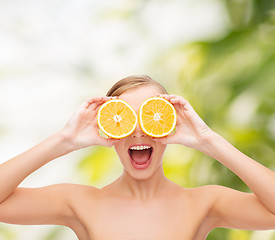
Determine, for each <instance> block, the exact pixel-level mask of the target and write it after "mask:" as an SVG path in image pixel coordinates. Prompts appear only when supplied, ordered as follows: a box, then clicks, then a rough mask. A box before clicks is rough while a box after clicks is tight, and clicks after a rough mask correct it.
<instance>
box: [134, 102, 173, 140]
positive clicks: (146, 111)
mask: <svg viewBox="0 0 275 240" xmlns="http://www.w3.org/2000/svg"><path fill="white" fill-rule="evenodd" d="M176 123H177V114H176V110H175V108H174V106H173V105H172V104H171V103H170V102H169V101H167V100H166V99H164V98H161V97H152V98H149V99H147V100H145V101H144V102H143V103H142V104H141V106H140V108H139V124H140V127H141V129H142V131H143V132H144V133H146V134H147V135H149V136H151V137H164V136H166V135H168V134H170V133H171V132H172V131H173V130H174V129H175V126H176Z"/></svg>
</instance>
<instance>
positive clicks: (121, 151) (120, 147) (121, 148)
mask: <svg viewBox="0 0 275 240" xmlns="http://www.w3.org/2000/svg"><path fill="white" fill-rule="evenodd" d="M114 148H115V151H116V153H117V155H118V156H119V158H121V157H122V156H123V155H125V153H127V151H126V147H125V141H124V140H120V141H119V142H118V143H115V144H114Z"/></svg>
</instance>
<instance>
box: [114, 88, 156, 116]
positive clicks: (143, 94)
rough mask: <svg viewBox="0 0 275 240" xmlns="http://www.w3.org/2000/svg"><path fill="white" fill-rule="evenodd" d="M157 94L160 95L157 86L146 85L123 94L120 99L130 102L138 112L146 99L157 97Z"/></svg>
mask: <svg viewBox="0 0 275 240" xmlns="http://www.w3.org/2000/svg"><path fill="white" fill-rule="evenodd" d="M157 94H160V90H158V89H157V88H156V87H155V86H152V85H144V86H139V87H137V88H134V89H131V90H129V91H126V92H124V93H122V94H121V95H120V96H119V98H120V99H122V100H125V101H126V102H128V103H129V104H130V105H131V106H132V107H133V108H134V110H136V111H138V109H139V106H140V105H141V104H142V103H143V102H144V101H145V100H146V99H148V98H150V97H155V96H156V95H157Z"/></svg>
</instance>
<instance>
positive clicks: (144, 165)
mask: <svg viewBox="0 0 275 240" xmlns="http://www.w3.org/2000/svg"><path fill="white" fill-rule="evenodd" d="M152 156H153V152H152V153H151V156H150V158H149V160H148V161H146V162H145V163H144V164H141V165H140V164H137V163H135V162H134V161H133V160H132V158H131V157H130V161H131V163H132V166H133V167H134V168H135V169H139V170H142V169H146V168H148V167H149V165H150V164H151V161H152Z"/></svg>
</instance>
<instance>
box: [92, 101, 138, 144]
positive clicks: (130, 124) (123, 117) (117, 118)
mask: <svg viewBox="0 0 275 240" xmlns="http://www.w3.org/2000/svg"><path fill="white" fill-rule="evenodd" d="M97 122H98V126H99V128H100V129H101V131H102V132H103V133H105V134H106V135H107V136H109V137H111V138H116V139H120V138H124V137H127V136H129V135H130V134H131V133H132V132H133V131H134V130H135V128H136V126H137V115H136V112H135V111H134V110H133V109H132V107H131V106H130V105H129V104H128V103H126V102H125V101H123V100H121V99H113V100H109V101H107V102H105V103H104V104H102V105H101V107H100V108H99V110H98V114H97Z"/></svg>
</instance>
